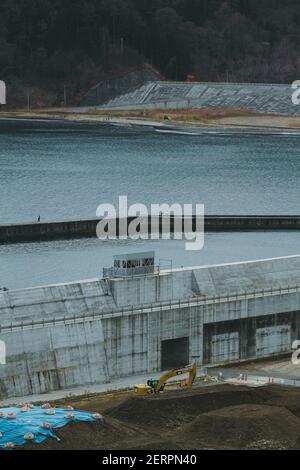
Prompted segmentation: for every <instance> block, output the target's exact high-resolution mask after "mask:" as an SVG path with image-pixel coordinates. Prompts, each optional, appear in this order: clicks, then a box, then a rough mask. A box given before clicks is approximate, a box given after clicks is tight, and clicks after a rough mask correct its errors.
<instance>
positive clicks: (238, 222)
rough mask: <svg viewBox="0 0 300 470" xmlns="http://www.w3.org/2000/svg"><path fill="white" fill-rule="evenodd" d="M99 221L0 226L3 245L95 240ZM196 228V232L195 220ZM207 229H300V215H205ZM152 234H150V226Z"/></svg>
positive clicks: (212, 230) (172, 223) (129, 220)
mask: <svg viewBox="0 0 300 470" xmlns="http://www.w3.org/2000/svg"><path fill="white" fill-rule="evenodd" d="M132 220H133V218H128V224H129V223H130V222H131V221H132ZM98 222H99V220H92V219H87V220H65V221H57V222H55V221H53V222H51V221H45V222H32V223H24V224H5V225H0V243H17V242H25V241H40V240H56V239H62V238H68V239H71V238H79V237H95V236H96V226H97V223H98ZM118 227H119V220H118V219H117V233H118ZM193 227H194V229H195V219H194V220H193ZM205 230H206V231H207V232H219V231H220V232H222V231H246V230H300V215H253V216H252V215H246V216H243V215H235V216H231V215H222V216H221V215H207V216H205ZM170 231H171V233H173V232H174V219H173V218H171V224H170ZM149 232H151V224H150V223H149ZM160 232H161V224H160Z"/></svg>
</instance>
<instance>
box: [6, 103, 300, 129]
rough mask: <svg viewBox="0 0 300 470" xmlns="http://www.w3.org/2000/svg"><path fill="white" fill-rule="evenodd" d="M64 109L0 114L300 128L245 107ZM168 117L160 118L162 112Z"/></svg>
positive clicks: (298, 119) (298, 122)
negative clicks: (235, 108) (167, 119)
mask: <svg viewBox="0 0 300 470" xmlns="http://www.w3.org/2000/svg"><path fill="white" fill-rule="evenodd" d="M70 111H71V109H69V112H66V110H65V109H64V108H45V109H38V110H31V111H30V112H27V111H24V110H19V111H11V112H5V111H3V112H1V117H3V118H5V117H14V118H29V119H51V120H55V119H64V120H69V121H88V122H89V121H90V122H103V121H105V122H106V121H107V118H109V120H110V121H111V122H113V121H114V120H115V121H116V122H117V120H121V121H122V122H123V123H124V124H126V123H127V124H130V123H134V124H138V123H140V124H145V123H147V122H148V123H152V124H153V123H157V124H165V125H168V126H171V128H172V126H183V127H189V126H192V127H201V126H204V127H207V126H212V127H221V128H257V129H260V128H262V129H293V130H297V129H300V116H276V115H262V114H258V113H255V112H254V111H251V110H245V109H240V110H239V109H237V110H234V109H189V110H162V109H152V110H151V109H146V110H134V109H132V110H100V109H89V108H82V110H81V112H80V113H78V112H76V111H75V112H74V111H73V112H70ZM166 115H167V116H169V117H170V118H171V120H170V121H166V120H165V119H164V117H165V116H166Z"/></svg>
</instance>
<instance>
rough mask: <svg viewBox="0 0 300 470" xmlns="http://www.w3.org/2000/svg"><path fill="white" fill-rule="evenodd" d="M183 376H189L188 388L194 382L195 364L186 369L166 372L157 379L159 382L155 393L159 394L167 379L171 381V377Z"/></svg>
mask: <svg viewBox="0 0 300 470" xmlns="http://www.w3.org/2000/svg"><path fill="white" fill-rule="evenodd" d="M183 374H189V378H188V386H189V387H191V386H192V385H193V383H194V381H195V378H196V374H197V366H196V364H193V365H192V366H188V367H183V368H182V369H174V370H170V371H169V372H166V373H165V374H164V375H162V376H161V378H160V379H159V382H158V384H157V386H156V389H155V391H156V392H161V391H162V390H163V389H164V387H165V384H166V382H167V381H168V380H169V379H171V378H172V377H176V376H178V375H183Z"/></svg>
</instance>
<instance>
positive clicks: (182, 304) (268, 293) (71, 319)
mask: <svg viewBox="0 0 300 470" xmlns="http://www.w3.org/2000/svg"><path fill="white" fill-rule="evenodd" d="M298 292H300V285H296V286H288V287H280V288H277V289H268V290H267V289H265V290H260V291H252V292H243V293H235V294H231V293H228V294H224V295H220V296H207V297H206V296H200V295H199V296H195V297H193V298H188V299H183V300H178V299H177V300H168V301H162V302H155V303H150V304H142V305H139V306H127V307H118V308H113V309H112V308H107V309H103V310H102V311H101V312H89V313H86V314H84V315H79V316H77V315H76V314H73V315H70V316H61V317H59V318H52V319H50V320H45V319H43V320H37V321H34V320H31V321H28V322H26V321H23V322H20V323H13V322H12V323H11V324H6V325H0V333H1V332H4V331H20V330H28V329H30V330H32V329H36V328H44V327H51V326H58V325H67V324H74V323H83V322H90V321H96V320H102V319H104V318H114V317H122V316H128V315H137V314H141V313H154V312H158V311H164V310H175V309H177V308H190V307H195V306H206V305H218V304H222V303H227V302H238V301H243V300H251V299H259V298H264V297H273V296H281V295H289V294H295V293H298ZM270 314H271V313H270Z"/></svg>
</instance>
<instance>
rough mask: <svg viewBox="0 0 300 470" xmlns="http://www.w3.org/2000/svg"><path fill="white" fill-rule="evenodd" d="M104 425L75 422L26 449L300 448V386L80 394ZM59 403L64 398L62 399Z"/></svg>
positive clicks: (81, 405)
mask: <svg viewBox="0 0 300 470" xmlns="http://www.w3.org/2000/svg"><path fill="white" fill-rule="evenodd" d="M68 403H69V404H72V405H73V406H74V407H75V408H76V409H78V410H89V411H95V412H96V411H97V412H100V413H102V414H103V415H104V417H105V423H104V424H94V423H92V424H91V423H71V424H70V425H68V426H66V427H65V428H63V429H60V430H58V431H57V433H56V434H57V435H58V436H59V437H60V439H61V441H60V442H56V441H54V440H51V439H49V440H48V441H46V442H44V443H43V444H40V445H38V446H37V445H27V446H26V447H25V449H37V448H38V449H41V450H42V449H45V450H49V449H51V450H53V449H57V450H59V449H61V450H64V449H106V450H114V449H123V450H124V449H135V450H136V449H146V450H177V449H178V450H189V449H299V448H300V390H299V389H293V388H284V387H278V386H266V387H261V388H247V387H242V386H231V385H216V386H210V387H203V388H200V387H199V388H194V389H193V390H191V391H187V390H176V391H166V392H165V393H164V394H161V395H159V396H148V397H136V396H134V395H133V393H132V392H126V393H125V392H123V393H114V394H106V395H98V396H94V397H86V398H81V399H78V398H76V399H75V398H74V399H73V400H72V399H70V400H69V401H68ZM56 405H57V406H60V405H61V403H59V402H57V403H56Z"/></svg>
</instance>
